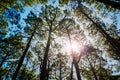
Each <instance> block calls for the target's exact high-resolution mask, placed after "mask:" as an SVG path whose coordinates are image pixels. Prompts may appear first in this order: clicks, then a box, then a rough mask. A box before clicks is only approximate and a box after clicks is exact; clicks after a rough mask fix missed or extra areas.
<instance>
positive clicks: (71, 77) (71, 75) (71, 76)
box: [70, 62, 73, 80]
mask: <svg viewBox="0 0 120 80" xmlns="http://www.w3.org/2000/svg"><path fill="white" fill-rule="evenodd" d="M72 79H73V62H72V63H71V73H70V80H72Z"/></svg>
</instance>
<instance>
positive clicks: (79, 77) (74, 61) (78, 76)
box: [73, 57, 82, 80]
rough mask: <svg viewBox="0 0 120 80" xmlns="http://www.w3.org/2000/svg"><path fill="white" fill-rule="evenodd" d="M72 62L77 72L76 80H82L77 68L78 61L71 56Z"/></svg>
mask: <svg viewBox="0 0 120 80" xmlns="http://www.w3.org/2000/svg"><path fill="white" fill-rule="evenodd" d="M73 64H74V66H75V70H76V74H77V79H78V80H82V79H81V76H80V70H79V66H78V62H77V61H76V60H75V58H74V57H73Z"/></svg>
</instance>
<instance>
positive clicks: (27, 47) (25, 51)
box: [12, 28, 36, 80]
mask: <svg viewBox="0 0 120 80" xmlns="http://www.w3.org/2000/svg"><path fill="white" fill-rule="evenodd" d="M35 31H36V28H35V29H34V30H33V33H32V35H31V37H30V39H29V41H28V43H27V45H26V48H25V50H24V52H23V55H22V56H21V58H20V61H19V63H18V66H17V69H16V71H15V73H14V75H13V77H12V80H16V78H17V75H18V72H19V70H20V68H21V66H22V63H23V61H24V58H25V55H26V54H27V52H28V49H29V47H30V43H31V41H32V38H33V36H34V34H35Z"/></svg>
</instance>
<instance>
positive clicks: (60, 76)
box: [59, 60, 62, 80]
mask: <svg viewBox="0 0 120 80" xmlns="http://www.w3.org/2000/svg"><path fill="white" fill-rule="evenodd" d="M61 69H62V63H61V60H60V77H59V79H60V80H62V70H61Z"/></svg>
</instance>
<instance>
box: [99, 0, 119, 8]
mask: <svg viewBox="0 0 120 80" xmlns="http://www.w3.org/2000/svg"><path fill="white" fill-rule="evenodd" d="M98 1H99V2H101V3H104V4H105V5H106V6H111V7H113V8H116V9H120V2H115V1H112V0H98Z"/></svg>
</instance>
